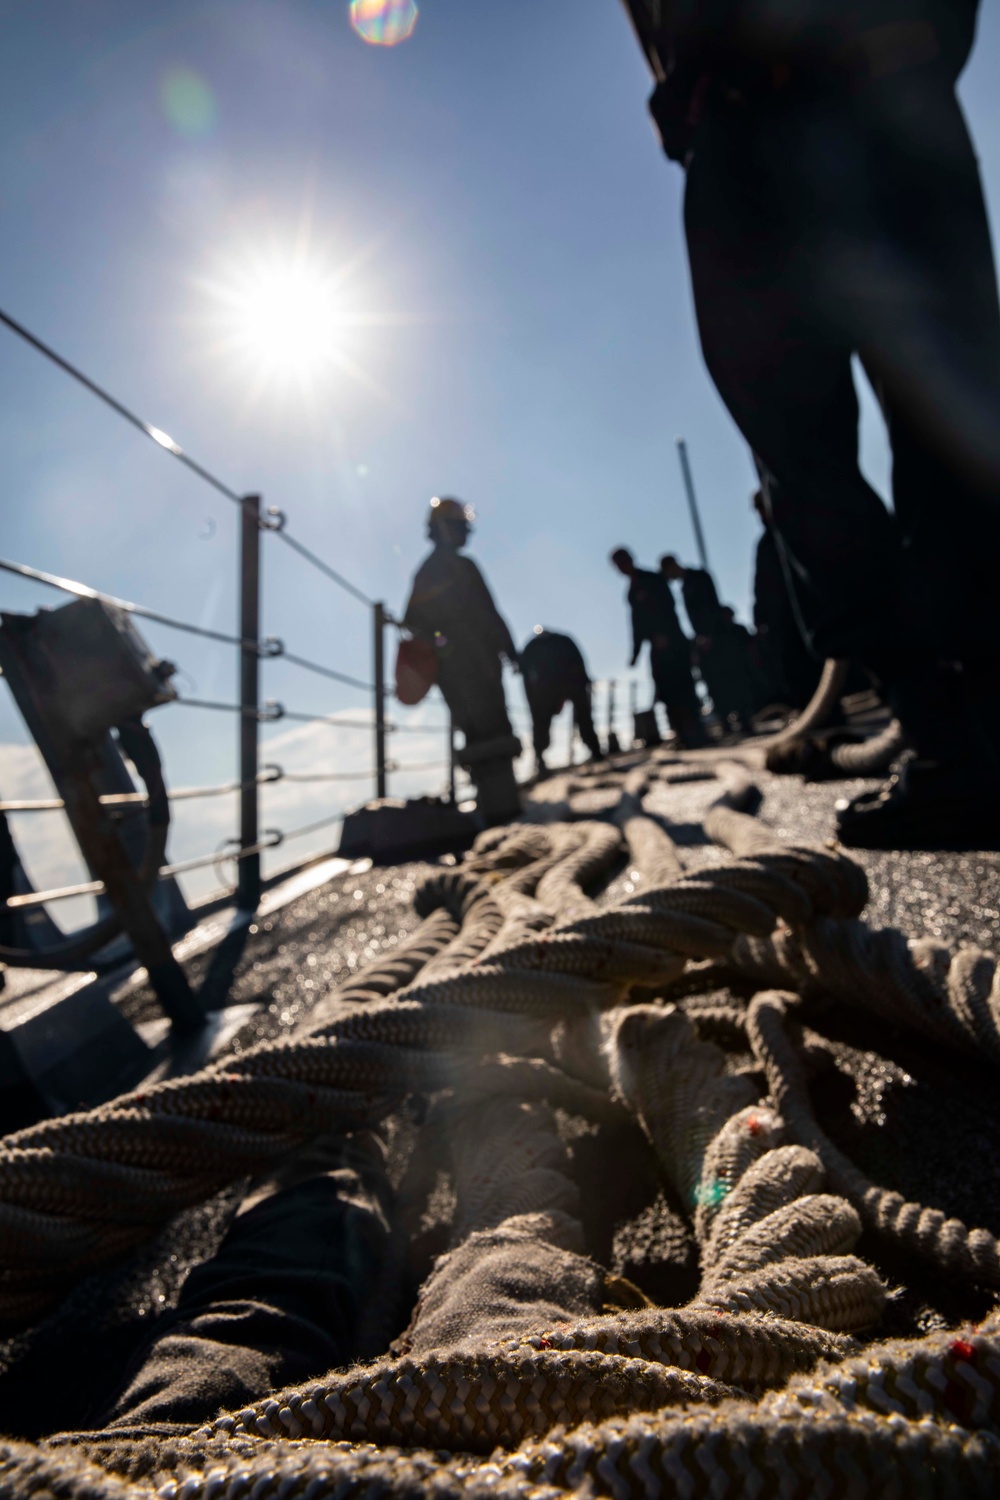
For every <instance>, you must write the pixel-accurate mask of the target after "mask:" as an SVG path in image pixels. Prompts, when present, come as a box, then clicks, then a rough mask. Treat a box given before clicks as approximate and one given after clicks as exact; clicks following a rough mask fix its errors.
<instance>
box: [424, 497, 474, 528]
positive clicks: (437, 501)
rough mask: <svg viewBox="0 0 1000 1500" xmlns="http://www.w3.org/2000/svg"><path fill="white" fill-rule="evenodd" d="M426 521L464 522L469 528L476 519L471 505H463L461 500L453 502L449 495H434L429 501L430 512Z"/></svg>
mask: <svg viewBox="0 0 1000 1500" xmlns="http://www.w3.org/2000/svg"><path fill="white" fill-rule="evenodd" d="M427 519H428V521H465V522H466V524H467V525H469V526H471V525H472V523H473V521H474V520H475V519H476V513H475V511H474V510H473V509H472V506H471V505H465V504H463V503H462V501H461V500H455V499H453V498H452V497H451V496H450V495H442V496H438V495H435V496H434V499H433V500H432V501H431V512H430V515H429V516H428V518H427Z"/></svg>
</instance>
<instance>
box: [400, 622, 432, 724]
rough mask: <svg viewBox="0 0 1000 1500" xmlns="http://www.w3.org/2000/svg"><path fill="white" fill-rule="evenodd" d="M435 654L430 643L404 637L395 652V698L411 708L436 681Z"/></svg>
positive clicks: (424, 696) (425, 694) (424, 695)
mask: <svg viewBox="0 0 1000 1500" xmlns="http://www.w3.org/2000/svg"><path fill="white" fill-rule="evenodd" d="M437 665H438V664H437V652H436V651H435V650H434V647H433V645H432V644H431V642H430V641H421V640H417V639H416V637H413V638H412V639H410V640H407V639H406V638H405V637H404V638H403V639H402V640H401V641H400V643H399V649H398V650H397V652H396V697H397V698H398V699H399V701H400V703H405V704H407V705H409V706H410V707H411V708H412V706H413V705H414V704H415V703H420V702H421V700H422V699H424V698H426V697H427V694H428V693H429V692H430V690H431V688H432V687H433V686H434V684H435V682H436V681H437Z"/></svg>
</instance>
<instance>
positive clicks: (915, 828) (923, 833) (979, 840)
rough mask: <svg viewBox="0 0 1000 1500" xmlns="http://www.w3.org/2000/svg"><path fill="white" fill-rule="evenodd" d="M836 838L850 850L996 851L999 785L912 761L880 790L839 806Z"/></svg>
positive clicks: (956, 768)
mask: <svg viewBox="0 0 1000 1500" xmlns="http://www.w3.org/2000/svg"><path fill="white" fill-rule="evenodd" d="M837 837H838V838H839V839H840V842H841V843H842V844H846V845H847V846H848V848H851V849H953V850H959V849H1000V783H998V782H992V783H984V782H982V781H981V780H979V779H978V778H971V779H970V777H969V775H968V772H967V767H965V766H963V765H961V764H960V763H959V764H955V765H952V766H942V765H940V764H938V763H937V762H934V761H920V760H911V761H909V762H908V763H907V764H906V765H904V766H903V767H902V768H901V770H900V771H899V772H898V773H897V774H896V775H895V776H891V777H890V778H889V780H888V782H887V783H886V784H885V786H883V787H881V788H879V790H877V791H875V792H867V793H864V794H862V796H860V797H855V798H853V799H852V800H851V801H850V802H848V801H846V800H843V801H840V802H838V803H837Z"/></svg>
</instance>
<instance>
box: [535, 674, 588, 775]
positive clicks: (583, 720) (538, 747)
mask: <svg viewBox="0 0 1000 1500" xmlns="http://www.w3.org/2000/svg"><path fill="white" fill-rule="evenodd" d="M524 691H525V696H526V698H527V700H528V708H529V709H530V710H531V730H532V741H533V744H534V747H535V755H536V756H539V757H540V756H542V755H544V754H545V752H546V750H547V749H548V748H549V744H550V741H551V737H552V720H553V719H554V718H555V716H556V714H558V713H560V712H561V711H562V707H563V704H564V703H566V702H567V701H569V702H570V703H572V705H573V723H574V724H575V725H576V727H577V729H578V730H579V732H580V738H581V739H582V740H583V743H584V745H585V746H586V748H587V749H588V750H589V751H590V753H591V755H600V754H601V742H600V740H599V739H598V738H597V730H596V729H595V728H594V714H593V709H592V706H591V700H590V683H589V682H587V683H577V684H575V685H574V686H572V687H569V688H565V687H560V688H556V689H551V688H548V687H546V686H545V685H544V684H541V683H532V682H530V681H529V680H528V679H527V678H526V679H525V683H524Z"/></svg>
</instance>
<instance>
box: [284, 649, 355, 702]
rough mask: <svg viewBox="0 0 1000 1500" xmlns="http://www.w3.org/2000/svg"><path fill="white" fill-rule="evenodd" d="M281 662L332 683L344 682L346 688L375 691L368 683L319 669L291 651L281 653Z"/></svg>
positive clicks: (331, 669) (332, 671)
mask: <svg viewBox="0 0 1000 1500" xmlns="http://www.w3.org/2000/svg"><path fill="white" fill-rule="evenodd" d="M282 661H290V662H292V663H293V664H294V665H295V666H297V667H304V668H305V669H306V671H307V672H316V673H317V674H318V675H319V676H320V677H329V678H331V679H332V680H333V681H334V682H344V683H346V684H347V686H348V687H356V688H361V689H362V691H363V692H366V693H373V692H374V691H375V688H374V686H373V685H372V683H370V682H362V681H361V680H360V678H357V677H348V676H347V674H346V672H335V671H334V669H333V668H332V667H321V666H320V665H319V663H318V662H314V661H308V660H307V659H306V658H305V657H304V656H296V655H294V653H293V652H291V651H284V652H282Z"/></svg>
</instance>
